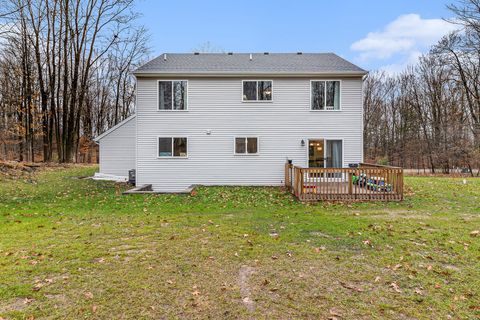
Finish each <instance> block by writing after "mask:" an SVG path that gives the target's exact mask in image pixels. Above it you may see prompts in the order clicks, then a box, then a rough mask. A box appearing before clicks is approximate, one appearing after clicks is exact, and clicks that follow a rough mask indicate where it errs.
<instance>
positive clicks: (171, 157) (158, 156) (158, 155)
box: [157, 136, 190, 159]
mask: <svg viewBox="0 0 480 320" xmlns="http://www.w3.org/2000/svg"><path fill="white" fill-rule="evenodd" d="M160 138H168V139H171V140H172V143H171V146H172V155H171V156H160V153H159V152H158V151H159V150H158V149H159V147H160V143H159V141H158V140H159V139H160ZM175 138H185V139H187V155H186V156H174V151H173V140H174V139H175ZM189 140H190V139H189V138H188V136H157V158H158V159H187V158H188V154H189V151H190V144H189Z"/></svg>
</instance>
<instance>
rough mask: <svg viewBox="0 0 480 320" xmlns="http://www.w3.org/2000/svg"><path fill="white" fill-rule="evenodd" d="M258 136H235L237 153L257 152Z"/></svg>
mask: <svg viewBox="0 0 480 320" xmlns="http://www.w3.org/2000/svg"><path fill="white" fill-rule="evenodd" d="M257 153H258V138H255V137H237V138H235V154H257Z"/></svg>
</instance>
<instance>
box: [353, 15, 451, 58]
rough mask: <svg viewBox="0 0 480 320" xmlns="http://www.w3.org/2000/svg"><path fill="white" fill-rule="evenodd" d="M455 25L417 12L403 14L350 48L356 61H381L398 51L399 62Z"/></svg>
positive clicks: (438, 38) (425, 47)
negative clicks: (356, 54)
mask: <svg viewBox="0 0 480 320" xmlns="http://www.w3.org/2000/svg"><path fill="white" fill-rule="evenodd" d="M456 28H458V27H457V26H456V25H454V24H451V23H449V22H446V21H444V20H442V19H422V18H421V17H420V15H418V14H406V15H401V16H399V17H398V18H397V19H395V20H394V21H392V22H390V23H389V24H388V25H387V26H385V28H384V29H383V30H382V31H376V32H370V33H368V34H367V36H366V37H365V38H363V39H360V40H358V41H356V42H354V43H353V44H352V45H351V47H350V48H351V50H353V51H356V52H358V53H359V57H358V59H359V60H360V61H371V60H372V59H381V60H385V59H389V58H392V57H393V56H395V55H398V54H400V55H402V56H403V60H404V61H403V62H402V64H403V63H404V62H406V61H405V60H409V59H411V57H412V55H415V54H416V53H417V52H424V51H425V50H427V49H428V48H429V47H430V46H431V45H433V44H435V43H436V42H437V41H438V40H440V38H441V37H442V36H444V35H445V34H447V33H449V32H451V31H453V30H455V29H456ZM417 58H418V54H417Z"/></svg>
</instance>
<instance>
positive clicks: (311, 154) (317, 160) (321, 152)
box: [308, 139, 343, 168]
mask: <svg viewBox="0 0 480 320" xmlns="http://www.w3.org/2000/svg"><path fill="white" fill-rule="evenodd" d="M308 167H309V168H342V167H343V146H342V140H325V139H312V140H309V141H308Z"/></svg>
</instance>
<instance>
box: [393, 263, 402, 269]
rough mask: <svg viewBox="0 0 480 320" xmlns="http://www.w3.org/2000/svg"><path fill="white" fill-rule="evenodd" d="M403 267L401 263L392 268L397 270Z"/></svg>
mask: <svg viewBox="0 0 480 320" xmlns="http://www.w3.org/2000/svg"><path fill="white" fill-rule="evenodd" d="M401 267H402V265H401V264H400V263H399V264H396V265H394V266H393V268H392V270H397V269H400V268H401Z"/></svg>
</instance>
